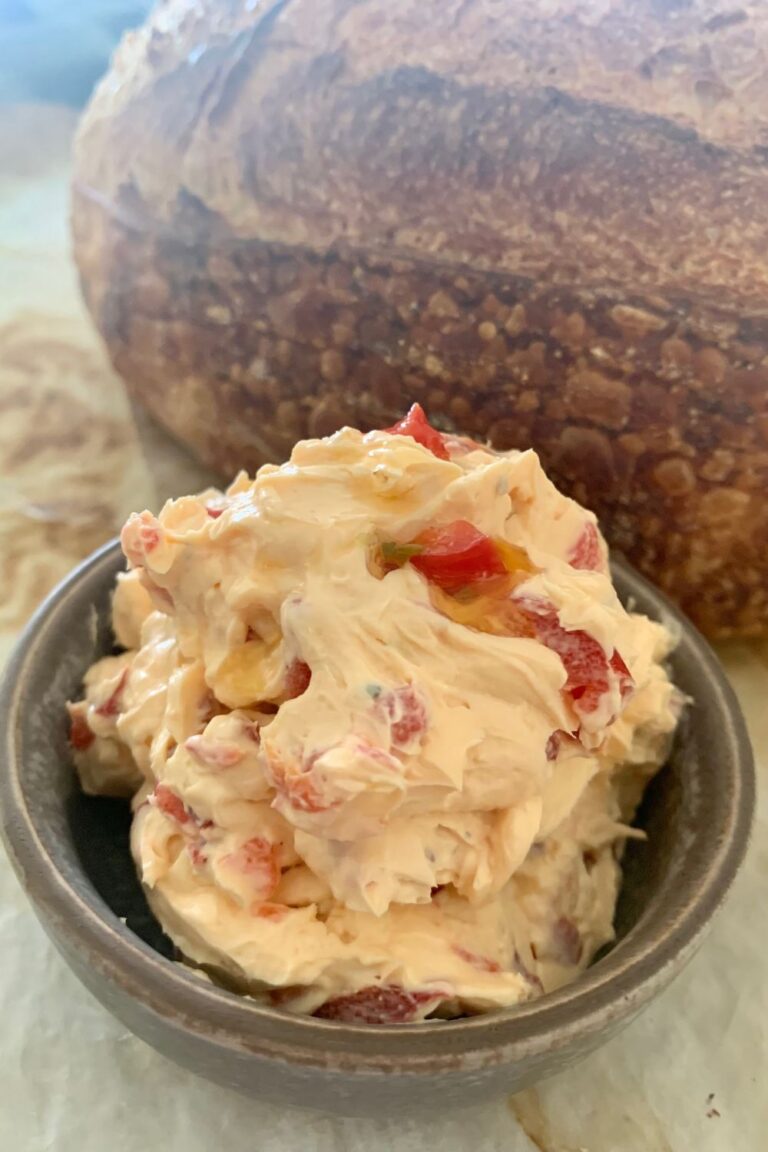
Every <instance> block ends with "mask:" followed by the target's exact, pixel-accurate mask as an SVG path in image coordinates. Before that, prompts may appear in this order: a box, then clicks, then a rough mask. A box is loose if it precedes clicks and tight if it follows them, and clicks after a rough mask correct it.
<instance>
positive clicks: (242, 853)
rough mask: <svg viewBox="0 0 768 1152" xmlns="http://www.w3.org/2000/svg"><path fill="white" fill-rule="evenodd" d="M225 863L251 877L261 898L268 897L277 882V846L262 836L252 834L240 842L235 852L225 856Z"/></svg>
mask: <svg viewBox="0 0 768 1152" xmlns="http://www.w3.org/2000/svg"><path fill="white" fill-rule="evenodd" d="M227 863H228V864H230V865H231V866H232V867H233V868H235V869H236V870H237V871H238V872H242V873H243V874H244V875H245V876H249V877H250V878H251V879H252V881H253V885H254V887H255V888H257V889H258V891H259V893H260V898H261V899H262V900H266V899H268V898H269V897H270V896H271V895H272V893H273V892H274V890H275V888H276V887H277V885H278V883H279V880H280V865H279V863H278V860H277V846H276V845H274V844H270V842H269V840H265V839H264V838H263V837H262V836H254V837H253V839H251V840H247V841H246V842H245V844H241V845H240V847H239V848H238V849H237V851H236V852H232V853H231V854H230V855H229V856H228V857H227Z"/></svg>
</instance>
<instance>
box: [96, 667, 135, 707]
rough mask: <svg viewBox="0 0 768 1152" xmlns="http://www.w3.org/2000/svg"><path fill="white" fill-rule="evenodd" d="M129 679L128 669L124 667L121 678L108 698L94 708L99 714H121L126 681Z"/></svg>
mask: <svg viewBox="0 0 768 1152" xmlns="http://www.w3.org/2000/svg"><path fill="white" fill-rule="evenodd" d="M127 679H128V669H127V668H124V669H123V671H122V673H121V674H120V679H119V680H118V682H117V684H116V685H115V687H114V688H113V689H112V691H111V693H110V694H109V696H108V697H107V699H106V700H105V701H104V703H103V704H99V706H98V708H95V709H94V711H95V713H96V715H97V716H119V715H120V711H121V709H120V704H121V701H122V695H123V689H124V688H125V682H126V680H127Z"/></svg>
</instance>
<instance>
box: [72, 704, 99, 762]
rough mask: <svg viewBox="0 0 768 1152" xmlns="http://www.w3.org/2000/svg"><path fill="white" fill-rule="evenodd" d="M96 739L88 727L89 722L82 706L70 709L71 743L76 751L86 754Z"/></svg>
mask: <svg viewBox="0 0 768 1152" xmlns="http://www.w3.org/2000/svg"><path fill="white" fill-rule="evenodd" d="M95 739H96V737H95V735H94V734H93V732H92V731H91V729H90V728H89V726H88V721H87V720H86V718H85V712H84V710H83V708H82V706H80V707H78V705H76V704H75V705H74V706H71V707H70V712H69V742H70V744H71V745H72V747H73V748H74V749H76V750H77V751H78V752H84V751H85V749H86V748H90V746H91V744H93V742H94V740H95Z"/></svg>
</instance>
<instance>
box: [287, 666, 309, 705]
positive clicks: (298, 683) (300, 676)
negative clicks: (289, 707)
mask: <svg viewBox="0 0 768 1152" xmlns="http://www.w3.org/2000/svg"><path fill="white" fill-rule="evenodd" d="M311 679H312V669H311V668H310V666H309V664H305V663H304V661H303V660H292V661H291V663H290V664H289V665H288V667H287V668H286V670H285V696H286V699H287V700H295V699H296V697H297V696H303V695H304V693H305V692H306V690H307V688H309V682H310V680H311Z"/></svg>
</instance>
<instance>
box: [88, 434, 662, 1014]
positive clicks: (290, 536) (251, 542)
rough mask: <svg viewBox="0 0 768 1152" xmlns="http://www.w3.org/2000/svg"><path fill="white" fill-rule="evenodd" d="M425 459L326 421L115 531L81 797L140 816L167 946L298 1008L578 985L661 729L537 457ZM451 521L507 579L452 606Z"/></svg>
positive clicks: (636, 620) (635, 660)
mask: <svg viewBox="0 0 768 1152" xmlns="http://www.w3.org/2000/svg"><path fill="white" fill-rule="evenodd" d="M434 435H436V434H434ZM443 443H444V445H445V452H444V453H442V454H444V455H446V456H448V457H449V458H447V459H442V458H440V457H439V456H437V455H435V454H434V453H433V452H432V451H430V450H429V448H427V447H424V446H423V445H422V444H421V443H418V442H417V441H416V440H414V439H412V438H410V437H409V436H406V435H396V434H390V433H386V432H372V433H369V434H367V435H362V434H361V433H360V432H358V431H355V430H353V429H350V428H345V429H343V430H342V431H340V432H338V433H337V434H336V435H334V436H331V437H329V438H327V439H324V440H310V441H304V442H301V443H299V444H297V445H296V447H295V449H294V451H293V454H292V456H291V459H290V461H289V462H288V463H286V464H284V465H282V466H280V467H275V466H272V465H267V466H265V467H263V468H262V469H261V470H260V471H259V473H258V475H257V476H256V478H255V480H250V479H248V478H247V477H246V476H244V475H241V476H239V477H238V478H237V479H236V480H235V482H234V483H233V484H232V486H231V487H230V488H229V490H228V491H227V492H226V493H225V494H221V493H218V492H207V493H203V494H202V495H200V496H195V497H185V498H182V499H179V500H175V501H170V502H169V503H167V504H166V506H165V507H164V508H163V510H162V512H161V513H160V515H159V517H157V518H156V517H154V516H152V515H151V514H150V513H148V512H143V513H141V514H140V515H134V516H132V517H131V518H130V520H129V521H128V523H127V524H126V526H125V528H124V530H123V536H122V540H123V547H124V550H125V553H126V556H127V558H128V561H129V565H130V568H131V570H130V571H129V572H128V573H126V574H124V575H121V576H120V577H119V579H118V584H117V588H116V591H115V597H114V628H115V634H116V638H117V641H118V643H119V644H120V645H121V646H123V647H124V648H125V652H124V654H122V655H119V656H115V657H107V658H106V659H104V660H101V661H99V662H98V663H97V664H95V665H94V666H93V667H92V668H91V669H90V671H89V672H88V674H87V676H86V680H85V699H84V700H83V701H80V702H78V703H76V704H73V705H70V712H71V714H72V725H73V727H72V743H73V746H74V747H75V757H76V762H77V765H78V769H79V772H80V777H81V781H82V785H83V787H84V789H85V790H86V791H88V792H94V793H107V794H117V795H130V796H132V797H133V807H134V812H135V816H134V821H133V832H132V848H133V854H134V858H135V861H136V866H137V868H138V871H139V875H140V877H141V880H142V882H143V884H144V886H145V889H146V892H147V896H148V898H149V901H150V904H151V906H152V908H153V910H154V912H155V913H156V915H157V917H158V919H159V921H160V923H161V924H162V926H163V927H164V929H165V930H166V931H167V933H168V934H169V935H170V936H171V937H172V939H173V940H174V941H175V942H176V944H177V945H178V947H179V948H180V950H181V952H182V953H183V954H184V956H185V957H186V958H187V959H188V960H190V961H191V962H193V963H195V964H198V965H203V966H206V967H207V968H208V969H209V970H210V971H213V972H216V971H218V972H221V973H225V974H226V976H227V978H228V979H229V980H230V981H232V980H234V981H235V982H236V984H237V986H238V987H241V988H242V989H243V990H246V991H251V992H255V991H258V990H271V994H272V997H273V999H274V1000H275V1001H276V1002H279V1003H282V1004H284V1006H285V1007H287V1008H289V1009H292V1010H295V1011H300V1012H313V1011H316V1010H318V1009H319V1010H320V1011H321V1013H324V1014H325V1015H328V1016H330V1017H334V1016H335V1017H337V1018H341V1019H357V1020H382V1021H398V1020H410V1019H421V1018H424V1017H425V1016H426V1015H429V1014H433V1013H434V1012H437V1013H438V1014H442V1015H450V1014H455V1013H458V1012H468V1011H470V1012H471V1011H482V1010H486V1009H490V1008H494V1007H501V1006H509V1005H513V1004H516V1003H518V1002H520V1001H523V1000H526V999H528V998H530V997H532V996H536V995H538V994H540V993H541V992H543V991H549V990H551V989H553V988H556V987H558V986H559V985H561V984H562V983H564V982H566V981H568V980H570V979H572V978H573V977H574V976H575V975H576V974H577V973H578V972H579V971H580V970H581V969H583V968H584V967H585V966H586V965H587V963H588V962H589V960H590V959H591V957H592V956H593V955H594V953H595V952H596V951H597V950H598V949H599V948H600V947H601V946H602V945H603V944H605V943H606V942H607V941H609V940H610V939H611V938H612V934H613V928H612V921H613V914H614V907H615V902H616V896H617V890H618V885H619V880H620V870H619V865H618V862H617V860H618V856H619V854H620V848H621V845H622V844H623V842H624V839H625V838H626V837H627V836H628V835H633V834H637V833H633V832H632V831H631V830H630V829H629V828H628V827H627V824H626V821H627V820H630V819H631V818H632V815H633V810H632V808H633V805H634V803H635V802H636V801H637V799H638V797H639V795H640V794H641V792H642V787H643V784H644V782H645V781H646V780H647V779H648V778H649V777H650V776H651V775H652V773H653V772H654V771H656V769H657V768H658V767H659V765H660V764H661V763H662V762H663V759H664V757H665V755H666V751H667V748H668V743H669V739H670V734H671V733H672V731H673V729H674V727H675V723H676V718H677V716H678V713H679V707H680V705H679V698H678V696H677V693H676V691H675V689H674V687H673V686H672V684H671V683H670V681H669V679H668V676H667V673H666V672H665V669H664V667H663V663H662V662H663V660H664V657H665V656H666V655H667V653H668V651H669V649H670V647H671V640H670V637H669V635H668V633H667V632H666V631H665V629H664V628H663V627H662V626H661V625H659V624H657V623H654V622H652V621H650V620H648V619H646V618H644V617H642V616H639V615H633V614H631V613H629V612H627V611H626V610H625V609H624V608H623V607H622V605H621V604H620V602H619V600H618V598H617V596H616V593H615V591H614V588H613V585H612V582H611V579H610V575H609V572H608V568H607V552H606V548H605V545H604V543H603V541H602V538H601V537H600V535H599V533H598V531H597V528H596V526H595V520H594V517H593V516H592V515H591V514H590V513H588V512H586V511H585V510H584V509H583V508H581V507H580V506H579V505H578V504H576V503H575V502H574V501H572V500H569V499H567V498H566V497H564V496H563V495H561V494H560V493H559V492H558V491H557V489H556V488H555V487H554V486H553V484H552V483H551V482H550V481H549V480H548V479H547V477H546V475H545V474H544V472H543V470H542V468H541V466H540V464H539V461H538V458H537V456H536V455H535V453H534V452H530V451H529V452H522V453H520V452H508V453H494V452H492V451H490V450H487V449H484V448H482V447H479V446H476V445H473V444H472V443H471V442H469V441H465V440H462V439H459V438H454V439H449V438H447V437H446V438H444V440H443ZM456 523H460V524H468V525H471V526H473V528H474V529H475V530H477V533H479V534H482V537H483V538H484V539H485V538H487V539H488V540H489V541H491V542H492V543H491V544H490V545H489V547H492V548H496V549H499V548H500V549H501V552H500V553H499V555H502V554H503V555H504V556H505V557H506V561H507V562H509V563H511V569H510V571H511V570H512V569H514V568H515V566H516V564H517V562H518V560H520V558H521V557H522V560H521V561H520V563H521V565H522V567H521V568H519V569H517V570H516V571H515V572H514V576H513V577H509V578H508V577H506V576H504V577H500V576H497V577H496V578H491V579H490V580H489V581H488V582H486V583H484V582H483V581H480V582H479V583H477V584H474V585H471V586H470V587H469V588H458V589H457V588H452V589H449V590H448V591H446V590H445V588H444V587H441V586H439V582H438V584H436V583H435V581H434V580H433V579H432V577H431V576H429V575H425V573H424V571H423V570H420V569H419V567H418V566H417V565H418V564H419V560H418V556H419V547H420V545H419V543H418V541H419V539H422V540H424V539H427V538H428V535H427V536H425V535H424V534H425V533H427V534H428V533H429V531H430V530H434V529H435V528H441V527H445V526H451V525H455V524H456ZM414 542H416V545H415V547H414ZM505 545H509V546H512V547H511V548H506V549H505V547H504V546H505ZM393 547H394V549H395V553H394V555H395V563H394V564H388V563H385V562H383V560H382V557H387V556H392V555H393V552H392V548H393ZM387 549H389V551H387ZM397 549H400V551H397ZM409 549H410V551H409ZM411 553H413V555H412V554H411ZM414 556H415V557H417V558H416V559H414V558H413V557H414ZM510 557H511V561H510ZM470 584H471V582H470ZM499 612H500V613H501V615H500V616H499V617H498V620H497V622H496V624H495V625H492V626H490V627H487V626H486V621H487V619H491V618H494V619H496V615H495V614H497V613H499ZM510 613H511V615H510ZM521 620H522V621H523V623H522V624H521V623H520V621H521ZM499 621H500V622H499ZM564 653H565V655H563V654H564ZM574 685H575V686H574ZM585 685H586V687H585Z"/></svg>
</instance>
